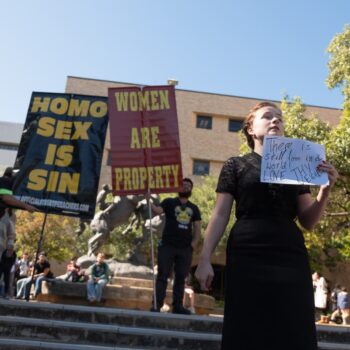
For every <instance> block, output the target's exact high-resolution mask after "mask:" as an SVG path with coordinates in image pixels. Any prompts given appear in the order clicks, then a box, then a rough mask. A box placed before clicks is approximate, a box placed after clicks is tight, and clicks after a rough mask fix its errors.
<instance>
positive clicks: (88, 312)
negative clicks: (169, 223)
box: [0, 299, 350, 350]
mask: <svg viewBox="0 0 350 350" xmlns="http://www.w3.org/2000/svg"><path fill="white" fill-rule="evenodd" d="M221 327H222V318H221V317H212V316H198V315H191V316H182V315H173V314H164V313H152V312H147V311H136V310H125V309H116V308H104V307H91V306H90V307H89V306H77V305H63V304H49V303H44V302H26V301H18V300H4V299H1V300H0V349H6V350H14V349H16V350H25V349H31V350H33V349H45V350H46V349H47V350H49V349H60V350H64V349H69V350H112V349H113V350H151V349H159V350H164V349H174V350H175V349H176V350H177V349H181V350H190V349H193V350H219V349H220V340H221V335H220V333H221ZM317 327H318V336H319V340H320V342H319V348H320V349H322V350H331V349H332V350H350V327H341V326H324V325H318V326H317ZM287 341H288V340H287ZM296 350H298V349H296Z"/></svg>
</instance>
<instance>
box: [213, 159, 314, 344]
mask: <svg viewBox="0 0 350 350" xmlns="http://www.w3.org/2000/svg"><path fill="white" fill-rule="evenodd" d="M260 166H261V156H260V155H258V154H257V153H254V152H253V153H251V154H248V155H246V156H243V157H233V158H230V159H229V160H228V161H226V163H225V164H224V166H223V169H222V171H221V174H220V177H219V182H218V186H217V190H216V191H217V192H226V193H230V194H232V196H233V197H234V199H235V201H236V217H237V221H236V223H235V224H234V226H233V228H232V230H231V233H230V237H229V239H228V243H227V261H226V290H225V315H224V326H223V339H222V349H223V350H258V349H266V350H316V349H317V340H316V328H315V319H314V301H313V287H312V279H311V271H310V267H309V261H308V254H307V250H306V248H305V245H304V238H303V235H302V232H301V231H300V229H299V228H298V226H297V225H296V223H295V218H296V214H297V197H298V195H300V194H303V193H308V192H310V190H309V187H308V186H296V185H277V184H267V183H261V182H260Z"/></svg>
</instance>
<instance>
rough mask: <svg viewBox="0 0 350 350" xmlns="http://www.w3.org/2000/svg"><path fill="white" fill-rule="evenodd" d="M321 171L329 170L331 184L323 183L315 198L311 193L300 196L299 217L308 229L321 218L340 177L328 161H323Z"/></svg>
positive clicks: (319, 168)
mask: <svg viewBox="0 0 350 350" xmlns="http://www.w3.org/2000/svg"><path fill="white" fill-rule="evenodd" d="M318 170H319V171H324V172H327V174H328V179H329V184H328V185H322V186H321V187H320V190H319V192H318V194H317V197H316V199H315V200H313V199H312V197H311V195H310V193H305V194H302V195H300V196H299V198H298V219H299V222H300V224H301V225H302V226H303V227H304V228H305V229H307V230H312V229H313V228H314V227H315V225H316V224H317V223H318V221H319V220H320V219H321V217H322V215H323V213H324V211H325V208H326V205H327V202H328V197H329V194H330V193H331V190H332V187H333V186H334V184H335V182H336V181H337V178H338V172H337V171H336V170H335V168H334V167H333V166H332V165H331V164H330V163H328V162H326V161H324V162H322V163H321V164H320V165H319V167H318Z"/></svg>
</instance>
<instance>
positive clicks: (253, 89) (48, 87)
mask: <svg viewBox="0 0 350 350" xmlns="http://www.w3.org/2000/svg"><path fill="white" fill-rule="evenodd" d="M0 4H1V12H0V39H1V41H0V42H1V54H0V77H1V80H0V82H1V83H0V105H1V113H0V120H6V121H13V122H20V123H23V122H24V121H25V118H26V113H27V109H28V103H29V99H30V96H31V92H32V91H46V92H64V89H65V83H66V77H67V76H68V75H73V76H80V77H87V78H95V79H106V80H112V81H122V82H134V83H141V84H150V85H163V84H165V83H166V81H167V79H169V78H175V79H177V80H179V86H178V88H180V89H186V90H198V91H208V92H214V93H222V94H229V95H236V96H246V97H255V98H263V99H273V100H280V99H281V98H282V96H283V95H284V94H285V93H288V95H289V96H291V97H293V96H300V97H301V98H302V100H303V101H304V103H307V104H311V105H319V106H327V107H335V108H341V107H342V100H343V99H342V95H341V92H340V90H339V89H336V90H333V91H331V90H328V88H327V87H326V85H325V82H324V81H325V79H326V77H327V74H328V69H327V62H328V55H327V54H326V48H327V46H328V45H329V43H330V41H331V39H332V38H333V37H334V35H336V34H337V33H340V32H342V31H343V29H344V25H345V24H347V23H348V24H349V23H350V1H348V0H333V1H329V0H318V1H316V0H315V1H311V0H309V1H308V0H293V1H290V0H289V1H285V0H264V1H262V0H244V1H236V0H231V1H229V0H227V1H225V0H216V1H214V0H212V1H209V0H173V1H166V0H123V1H121V0H114V1H113V0H99V1H96V0H95V1H92V0H60V1H47V0H46V1H43V0H31V1H25V0H23V1H17V0H12V1H4V0H0Z"/></svg>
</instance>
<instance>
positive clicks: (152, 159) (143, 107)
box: [108, 86, 182, 195]
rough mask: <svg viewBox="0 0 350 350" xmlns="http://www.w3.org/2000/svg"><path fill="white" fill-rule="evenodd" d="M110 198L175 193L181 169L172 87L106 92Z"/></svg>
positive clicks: (123, 89)
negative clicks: (111, 195)
mask: <svg viewBox="0 0 350 350" xmlns="http://www.w3.org/2000/svg"><path fill="white" fill-rule="evenodd" d="M108 109H109V119H110V138H111V165H112V185H113V194H114V195H127V194H139V193H145V192H146V191H147V190H148V189H150V190H151V192H153V193H162V192H163V193H164V192H176V191H178V190H179V189H180V187H181V182H182V169H181V152H180V140H179V130H178V123H177V113H176V101H175V89H174V87H173V86H148V87H144V88H143V89H141V88H139V87H125V88H124V87H123V88H109V89H108Z"/></svg>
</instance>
